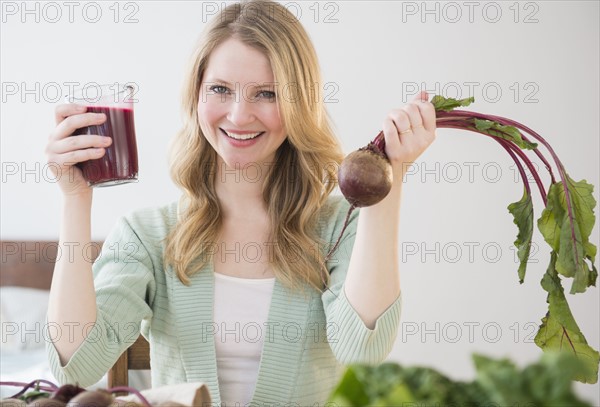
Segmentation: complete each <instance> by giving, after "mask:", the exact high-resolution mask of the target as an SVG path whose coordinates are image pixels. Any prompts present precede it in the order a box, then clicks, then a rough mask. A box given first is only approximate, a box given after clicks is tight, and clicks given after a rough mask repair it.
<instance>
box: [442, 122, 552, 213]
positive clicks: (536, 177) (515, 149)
mask: <svg viewBox="0 0 600 407" xmlns="http://www.w3.org/2000/svg"><path fill="white" fill-rule="evenodd" d="M439 128H445V129H457V130H468V131H472V132H474V133H479V134H482V135H484V136H487V137H491V138H492V139H494V140H496V141H497V142H498V143H500V144H501V145H502V147H504V149H511V150H512V152H514V153H516V154H517V155H518V156H519V157H520V158H521V159H522V160H523V162H525V164H526V165H527V168H529V171H530V172H531V174H532V175H533V178H534V180H535V183H536V184H537V186H538V190H539V191H540V195H541V197H542V201H543V202H544V206H546V202H547V196H546V190H545V189H544V184H543V182H542V180H541V179H540V176H539V174H538V173H537V171H536V170H535V167H534V166H533V163H532V162H531V160H530V159H529V158H528V157H527V156H526V155H525V153H524V152H523V151H522V150H521V149H520V148H519V147H518V146H516V145H515V144H514V143H512V142H510V141H508V140H504V139H501V138H497V137H493V136H490V135H489V134H486V133H483V132H481V131H479V130H477V129H476V128H474V127H472V128H471V127H465V126H463V125H460V126H453V125H448V124H447V123H444V124H443V125H442V126H440V127H439ZM507 152H508V153H509V154H510V153H511V152H510V151H509V150H507ZM510 155H511V157H512V158H513V161H514V162H515V164H516V165H517V168H518V169H519V173H520V174H521V178H522V179H523V183H525V185H526V187H527V190H528V191H529V190H530V189H529V183H528V181H527V176H526V175H525V173H524V171H521V169H522V166H521V163H520V162H519V161H518V159H517V158H516V157H515V156H514V154H510Z"/></svg>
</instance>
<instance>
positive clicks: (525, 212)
mask: <svg viewBox="0 0 600 407" xmlns="http://www.w3.org/2000/svg"><path fill="white" fill-rule="evenodd" d="M508 211H509V212H510V213H511V214H512V215H513V217H514V220H513V222H514V223H515V224H516V225H517V227H518V229H519V233H518V234H517V240H515V247H516V248H517V249H518V252H517V255H518V257H519V282H520V283H523V281H524V280H525V270H526V268H527V260H528V259H529V252H530V250H531V238H532V236H533V202H532V201H531V195H529V194H528V193H527V189H526V188H525V189H524V191H523V197H522V198H521V200H520V201H517V202H513V203H511V204H510V205H508Z"/></svg>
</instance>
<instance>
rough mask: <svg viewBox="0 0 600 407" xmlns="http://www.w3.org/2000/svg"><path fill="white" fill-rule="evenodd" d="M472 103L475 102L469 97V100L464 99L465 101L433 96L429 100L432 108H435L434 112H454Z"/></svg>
mask: <svg viewBox="0 0 600 407" xmlns="http://www.w3.org/2000/svg"><path fill="white" fill-rule="evenodd" d="M474 101H475V98H474V97H470V98H466V99H452V98H445V97H443V96H440V95H435V96H434V97H433V98H432V99H431V103H432V104H433V107H435V110H438V111H439V110H442V111H445V112H449V111H451V110H454V109H456V108H457V107H462V106H469V105H470V104H471V103H473V102H474Z"/></svg>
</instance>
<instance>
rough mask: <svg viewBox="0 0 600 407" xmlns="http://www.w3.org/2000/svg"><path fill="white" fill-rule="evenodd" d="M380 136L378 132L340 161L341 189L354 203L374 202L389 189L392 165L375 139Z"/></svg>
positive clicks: (355, 205)
mask: <svg viewBox="0 0 600 407" xmlns="http://www.w3.org/2000/svg"><path fill="white" fill-rule="evenodd" d="M382 137H383V133H380V137H379V136H378V138H376V139H375V140H374V141H373V142H371V143H369V144H368V145H367V146H366V147H363V148H360V149H358V150H357V151H354V152H353V153H351V154H349V155H348V156H347V157H346V158H345V159H344V161H342V164H341V165H340V168H339V170H338V182H339V186H340V190H341V191H342V194H343V195H344V197H345V198H346V200H347V201H348V202H350V204H351V205H352V206H353V207H358V208H361V207H365V206H371V205H375V204H376V203H377V202H379V201H381V200H382V199H383V198H385V197H386V196H387V194H388V193H389V192H390V189H392V166H391V165H390V162H389V161H388V159H387V156H386V154H385V152H384V151H383V149H381V148H380V147H379V145H380V143H378V141H379V140H381V138H382ZM378 139H379V140H378Z"/></svg>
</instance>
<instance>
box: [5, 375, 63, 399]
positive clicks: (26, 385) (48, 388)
mask: <svg viewBox="0 0 600 407" xmlns="http://www.w3.org/2000/svg"><path fill="white" fill-rule="evenodd" d="M40 383H46V384H47V385H48V386H40V385H39V384H40ZM36 385H37V388H38V389H39V390H44V391H54V390H56V389H58V386H57V385H55V384H54V383H52V382H50V381H48V380H44V379H38V380H34V381H32V382H30V383H21V382H0V386H17V387H23V388H22V389H21V391H19V392H18V393H16V394H13V395H12V396H10V397H9V398H11V399H16V398H17V397H19V396H21V395H22V394H24V393H25V392H26V391H27V389H29V388H30V387H33V386H36Z"/></svg>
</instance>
